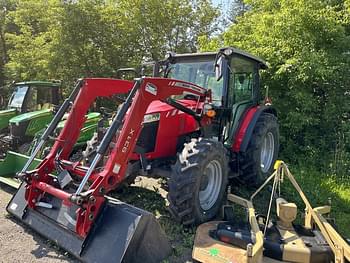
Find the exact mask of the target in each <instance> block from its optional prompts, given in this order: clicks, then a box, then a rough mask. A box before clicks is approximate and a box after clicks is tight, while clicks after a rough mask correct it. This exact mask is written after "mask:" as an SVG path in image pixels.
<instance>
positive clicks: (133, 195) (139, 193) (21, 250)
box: [0, 178, 193, 263]
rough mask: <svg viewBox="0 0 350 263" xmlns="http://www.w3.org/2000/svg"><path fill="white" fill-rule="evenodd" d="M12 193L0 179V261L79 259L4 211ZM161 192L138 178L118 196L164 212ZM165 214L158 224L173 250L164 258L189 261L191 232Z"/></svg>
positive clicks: (178, 262)
mask: <svg viewBox="0 0 350 263" xmlns="http://www.w3.org/2000/svg"><path fill="white" fill-rule="evenodd" d="M13 193H14V190H13V189H12V188H10V187H8V186H6V185H4V184H1V183H0V263H3V262H4V263H5V262H6V263H12V262H21V263H22V262H24V263H27V262H49V263H51V262H79V261H78V260H76V259H75V258H73V257H72V256H70V255H69V254H68V253H67V252H65V251H63V250H62V249H59V247H57V246H55V245H54V244H53V243H52V242H50V241H49V240H47V239H45V238H43V237H42V236H40V235H38V234H37V233H35V232H34V231H31V230H30V229H28V228H27V227H26V226H25V225H24V224H22V223H20V222H19V221H18V220H16V219H15V218H14V217H12V216H10V215H9V214H8V213H7V211H6V206H7V204H8V202H9V201H10V199H11V196H12V194H13ZM165 196H166V192H165V191H164V190H162V189H160V188H159V184H158V183H157V180H154V179H149V178H142V179H140V180H137V182H136V184H134V185H133V187H131V189H130V190H127V191H126V193H125V194H122V195H121V196H120V199H121V200H123V201H125V202H128V203H131V204H133V205H136V206H138V207H140V208H143V209H145V210H148V211H150V212H155V211H157V213H159V212H158V211H160V213H161V214H164V213H165V211H166V208H165V198H164V197H165ZM145 200H147V201H146V202H145ZM166 214H168V213H166ZM169 216H170V215H167V216H166V217H165V219H163V220H162V223H161V225H162V227H163V229H164V230H165V232H166V234H167V235H168V237H169V238H170V242H171V245H172V247H173V248H174V252H173V254H172V255H171V256H170V257H169V258H168V259H166V260H165V261H164V262H171V263H184V262H187V263H189V262H192V260H191V252H192V242H193V233H188V231H184V230H183V227H182V226H181V225H180V224H177V223H175V222H173V221H172V219H171V217H169ZM168 217H169V218H168ZM167 218H168V219H167Z"/></svg>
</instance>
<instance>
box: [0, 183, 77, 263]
mask: <svg viewBox="0 0 350 263" xmlns="http://www.w3.org/2000/svg"><path fill="white" fill-rule="evenodd" d="M12 194H13V190H12V189H11V188H9V187H7V186H5V185H3V184H0V255H1V256H0V262H1V263H2V262H4V263H5V262H6V263H12V262H25V263H27V262H28V263H29V262H49V263H51V262H52V263H53V262H77V261H76V260H73V259H71V258H70V257H69V256H67V255H65V254H64V252H63V251H62V253H60V251H59V250H57V249H55V247H53V246H52V245H50V244H49V243H48V241H47V240H45V239H44V238H42V237H41V236H39V235H37V234H35V233H33V232H32V231H30V230H28V229H26V228H25V226H23V225H20V224H18V221H16V220H15V219H14V218H12V217H10V216H9V215H8V213H7V212H6V209H5V208H6V205H7V203H8V202H9V201H10V198H11V195H12Z"/></svg>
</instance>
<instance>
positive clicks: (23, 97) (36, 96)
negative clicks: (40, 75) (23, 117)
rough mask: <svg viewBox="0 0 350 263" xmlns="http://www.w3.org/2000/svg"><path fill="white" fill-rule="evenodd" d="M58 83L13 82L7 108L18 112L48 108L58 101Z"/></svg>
mask: <svg viewBox="0 0 350 263" xmlns="http://www.w3.org/2000/svg"><path fill="white" fill-rule="evenodd" d="M59 87H60V83H54V82H41V81H30V82H20V83H16V84H15V89H14V91H13V93H12V95H11V97H10V100H9V103H8V109H16V110H17V111H18V112H19V113H26V112H32V111H37V110H44V109H50V108H52V106H53V105H58V103H59V97H60V96H59Z"/></svg>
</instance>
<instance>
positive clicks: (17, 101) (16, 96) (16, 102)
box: [9, 86, 28, 109]
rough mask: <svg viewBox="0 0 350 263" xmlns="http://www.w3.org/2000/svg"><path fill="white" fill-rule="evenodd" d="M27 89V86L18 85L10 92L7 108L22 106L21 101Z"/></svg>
mask: <svg viewBox="0 0 350 263" xmlns="http://www.w3.org/2000/svg"><path fill="white" fill-rule="evenodd" d="M27 91H28V86H18V87H17V88H16V90H15V91H14V92H13V93H12V96H11V99H10V102H9V108H17V109H18V108H19V109H20V108H22V105H23V101H24V99H25V96H26V94H27Z"/></svg>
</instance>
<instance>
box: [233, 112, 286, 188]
mask: <svg viewBox="0 0 350 263" xmlns="http://www.w3.org/2000/svg"><path fill="white" fill-rule="evenodd" d="M278 149H279V129H278V123H277V118H276V116H275V115H273V114H270V113H262V114H261V116H260V117H259V119H258V121H257V123H256V126H255V128H254V131H253V134H252V138H251V140H250V142H249V145H248V148H247V150H246V152H245V153H243V154H241V155H240V157H239V159H240V164H239V166H240V176H241V178H242V179H243V180H244V181H245V182H246V183H247V184H248V185H253V186H256V185H258V184H259V183H261V182H263V181H264V180H265V179H266V178H267V177H268V176H269V175H271V173H272V172H273V166H274V163H275V161H276V159H277V156H278Z"/></svg>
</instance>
